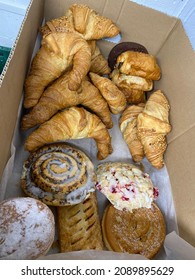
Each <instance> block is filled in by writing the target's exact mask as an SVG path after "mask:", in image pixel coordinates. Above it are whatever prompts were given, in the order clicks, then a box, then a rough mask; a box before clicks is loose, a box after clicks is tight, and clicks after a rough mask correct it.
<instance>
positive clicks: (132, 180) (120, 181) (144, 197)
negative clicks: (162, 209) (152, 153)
mask: <svg viewBox="0 0 195 280" xmlns="http://www.w3.org/2000/svg"><path fill="white" fill-rule="evenodd" d="M96 174H97V183H96V188H97V189H98V190H99V191H101V192H102V193H103V194H104V195H105V196H106V197H107V198H108V200H109V201H110V202H111V203H112V204H113V205H114V207H115V208H117V209H118V210H128V211H130V212H131V211H132V210H133V209H137V208H140V207H146V208H151V204H152V202H153V200H154V199H155V198H156V196H157V195H158V189H157V188H155V187H154V186H153V184H152V181H151V179H150V177H149V175H148V174H147V173H144V172H142V171H141V170H140V169H139V168H138V167H136V166H135V165H133V164H129V163H124V162H107V163H102V164H100V165H99V166H98V167H97V171H96Z"/></svg>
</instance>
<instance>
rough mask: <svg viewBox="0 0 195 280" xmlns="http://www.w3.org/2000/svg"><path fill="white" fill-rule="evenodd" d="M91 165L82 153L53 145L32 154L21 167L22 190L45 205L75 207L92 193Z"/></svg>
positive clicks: (93, 183)
mask: <svg viewBox="0 0 195 280" xmlns="http://www.w3.org/2000/svg"><path fill="white" fill-rule="evenodd" d="M95 182H96V175H95V172H94V166H93V163H92V162H91V160H90V159H89V158H88V157H87V155H86V154H85V153H84V152H82V151H81V150H79V149H77V148H75V147H72V146H70V145H67V144H65V143H53V144H50V145H47V146H44V147H42V148H40V149H39V150H37V151H35V152H33V153H31V154H30V155H29V157H28V159H27V160H26V161H25V162H24V164H23V171H22V176H21V187H22V189H23V191H24V192H25V193H26V194H27V195H28V196H30V197H34V198H36V199H39V200H41V201H42V202H44V203H45V204H47V205H52V206H64V205H72V204H77V203H80V202H81V201H83V200H84V199H85V198H86V196H87V195H88V194H89V193H90V192H93V191H94V189H95V188H94V185H95Z"/></svg>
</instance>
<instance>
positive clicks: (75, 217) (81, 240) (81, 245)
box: [57, 193, 103, 253]
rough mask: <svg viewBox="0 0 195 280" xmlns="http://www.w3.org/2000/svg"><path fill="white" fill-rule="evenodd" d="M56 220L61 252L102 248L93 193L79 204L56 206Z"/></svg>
mask: <svg viewBox="0 0 195 280" xmlns="http://www.w3.org/2000/svg"><path fill="white" fill-rule="evenodd" d="M57 220H58V225H57V229H58V240H59V245H60V252H61V253H62V252H70V251H79V250H102V249H103V241H102V233H101V226H100V220H99V215H98V208H97V200H96V195H95V193H91V194H90V196H89V197H88V198H87V199H85V200H84V201H83V202H81V203H79V204H76V205H70V206H65V207H58V208H57Z"/></svg>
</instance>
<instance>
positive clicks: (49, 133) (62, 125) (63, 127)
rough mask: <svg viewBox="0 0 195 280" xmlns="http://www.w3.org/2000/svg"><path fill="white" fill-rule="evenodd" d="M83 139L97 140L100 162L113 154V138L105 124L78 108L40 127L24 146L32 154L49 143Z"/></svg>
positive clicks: (62, 113) (55, 117)
mask: <svg viewBox="0 0 195 280" xmlns="http://www.w3.org/2000/svg"><path fill="white" fill-rule="evenodd" d="M81 138H93V139H94V140H95V142H96V144H97V149H98V153H97V158H98V159H99V160H101V159H104V158H106V157H107V156H108V155H109V154H110V153H112V146H111V138H110V135H109V133H108V130H107V128H106V127H105V125H104V124H103V122H102V121H101V120H100V118H99V117H97V116H96V115H95V114H92V113H90V112H88V111H87V110H85V109H84V108H78V107H71V108H69V109H66V110H64V111H62V112H59V113H57V114H56V115H55V116H53V117H52V118H51V119H50V120H48V121H47V122H45V123H43V124H42V125H40V126H39V128H38V129H36V130H34V131H33V132H32V133H31V134H30V135H29V136H28V138H27V139H26V141H25V145H24V146H25V149H26V150H27V151H29V152H32V151H35V150H37V149H38V148H40V147H42V146H44V145H45V144H47V143H52V142H57V141H64V140H67V139H81Z"/></svg>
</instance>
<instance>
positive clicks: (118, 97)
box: [89, 72, 127, 114]
mask: <svg viewBox="0 0 195 280" xmlns="http://www.w3.org/2000/svg"><path fill="white" fill-rule="evenodd" d="M89 76H90V78H91V80H92V82H93V84H94V85H95V86H96V87H97V88H98V89H99V91H100V92H101V94H102V96H103V97H104V98H105V100H106V101H107V102H108V105H109V107H110V111H111V112H112V113H113V114H119V113H121V112H122V111H123V110H124V109H125V107H126V104H127V102H126V98H125V95H124V94H123V93H122V92H121V91H120V90H119V89H118V88H117V86H116V85H115V84H114V83H113V82H112V81H111V80H110V79H108V78H106V77H101V76H99V75H97V74H95V73H92V72H90V73H89Z"/></svg>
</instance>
